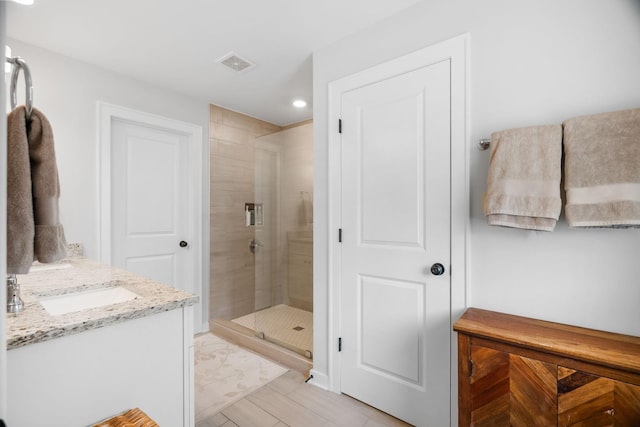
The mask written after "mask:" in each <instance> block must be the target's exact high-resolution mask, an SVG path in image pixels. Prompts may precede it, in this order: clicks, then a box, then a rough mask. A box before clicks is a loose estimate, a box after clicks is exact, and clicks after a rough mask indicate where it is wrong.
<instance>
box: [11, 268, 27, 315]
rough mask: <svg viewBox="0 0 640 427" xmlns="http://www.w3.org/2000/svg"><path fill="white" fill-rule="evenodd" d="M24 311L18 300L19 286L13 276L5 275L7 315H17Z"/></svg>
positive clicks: (22, 304) (19, 299) (21, 303)
mask: <svg viewBox="0 0 640 427" xmlns="http://www.w3.org/2000/svg"><path fill="white" fill-rule="evenodd" d="M22 309H24V303H23V302H22V299H21V298H20V284H19V283H18V278H17V277H16V275H15V274H9V275H7V313H15V314H18V313H20V312H21V311H22Z"/></svg>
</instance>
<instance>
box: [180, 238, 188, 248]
mask: <svg viewBox="0 0 640 427" xmlns="http://www.w3.org/2000/svg"><path fill="white" fill-rule="evenodd" d="M187 246H189V244H188V243H187V242H186V241H184V240H181V241H180V247H181V248H186V247H187Z"/></svg>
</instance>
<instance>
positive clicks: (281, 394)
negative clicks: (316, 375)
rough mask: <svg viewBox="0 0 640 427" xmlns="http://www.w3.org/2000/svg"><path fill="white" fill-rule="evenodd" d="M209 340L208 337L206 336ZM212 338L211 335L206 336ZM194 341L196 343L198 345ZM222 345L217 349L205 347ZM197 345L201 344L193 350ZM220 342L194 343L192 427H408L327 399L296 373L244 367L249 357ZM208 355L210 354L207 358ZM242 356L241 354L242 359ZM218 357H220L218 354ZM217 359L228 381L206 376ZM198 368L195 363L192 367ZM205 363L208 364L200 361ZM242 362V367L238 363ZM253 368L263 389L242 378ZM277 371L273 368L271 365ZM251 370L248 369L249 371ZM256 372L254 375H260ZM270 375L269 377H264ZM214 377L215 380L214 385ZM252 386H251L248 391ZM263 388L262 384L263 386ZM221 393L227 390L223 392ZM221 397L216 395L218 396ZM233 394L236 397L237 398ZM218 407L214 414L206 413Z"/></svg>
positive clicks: (266, 364)
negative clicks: (225, 398)
mask: <svg viewBox="0 0 640 427" xmlns="http://www.w3.org/2000/svg"><path fill="white" fill-rule="evenodd" d="M207 335H210V334H207ZM212 336H213V335H212ZM199 338H200V339H199ZM218 340H219V341H222V343H220V342H218V343H217V344H211V343H210V342H213V343H215V342H217V341H218ZM198 341H201V342H200V344H198ZM234 347H237V346H234V345H233V344H230V343H226V342H224V341H223V340H222V339H220V338H217V337H216V338H215V339H213V340H211V339H210V338H209V337H207V339H206V340H204V344H203V340H202V339H201V336H199V337H196V353H198V352H199V353H200V355H199V356H197V357H196V375H195V376H196V427H221V426H224V427H236V426H237V427H286V426H290V427H313V426H323V427H342V426H344V427H378V426H409V424H406V423H404V422H402V421H400V420H398V419H396V418H393V417H391V416H389V415H387V414H385V413H383V412H380V411H378V410H376V409H374V408H372V407H370V406H367V405H365V404H364V403H362V402H359V401H357V400H355V399H352V398H351V397H349V396H346V395H340V394H336V393H331V392H328V391H326V390H322V389H320V388H318V387H316V386H313V385H311V384H307V383H305V379H306V378H305V377H304V375H303V374H302V373H299V372H296V371H293V370H289V371H287V372H286V373H284V374H282V375H279V376H277V375H275V376H276V378H275V379H273V380H271V378H270V377H271V376H272V375H273V374H274V373H276V374H277V370H274V368H273V367H272V366H270V363H271V362H270V361H268V360H265V359H263V358H262V357H260V356H259V357H258V358H259V359H262V361H258V362H256V361H255V360H254V361H253V362H248V363H247V360H250V359H252V357H251V356H256V355H255V354H254V353H252V352H250V351H247V350H244V349H242V348H234ZM225 348H228V349H229V350H228V352H230V353H235V354H236V356H238V357H234V358H229V357H226V358H224V359H225V361H224V363H223V362H222V361H221V358H220V357H219V356H218V357H213V356H212V354H213V352H215V351H216V349H217V351H218V352H220V351H222V354H225V352H227V350H225ZM207 349H209V350H210V351H211V353H208V350H207ZM243 353H247V354H248V355H247V354H244V355H243ZM218 354H220V353H218ZM216 359H218V361H217V362H215V363H214V365H216V364H217V365H225V366H224V370H225V371H226V372H227V373H233V375H230V376H227V375H224V374H223V375H218V374H214V373H212V372H211V371H210V369H212V366H213V365H211V363H210V362H211V361H212V360H214V361H215V360H216ZM198 360H200V361H201V362H200V363H198V362H197V361H198ZM207 360H208V361H209V364H208V365H207V364H206V363H202V361H207ZM242 360H244V362H239V361H242ZM256 364H257V365H258V366H260V367H262V368H265V369H266V370H263V371H262V372H263V373H264V374H265V375H263V376H260V375H258V379H257V380H259V381H264V383H263V384H264V385H262V386H260V385H257V386H256V385H255V381H256V379H254V380H248V379H247V378H249V377H251V376H253V375H254V374H252V373H250V371H251V370H252V369H253V368H255V367H256ZM274 365H276V366H277V364H274ZM252 366H253V368H252ZM262 368H260V369H262ZM260 369H259V371H260ZM268 373H270V374H269V375H267V374H268ZM216 376H217V377H218V378H219V379H216ZM249 383H252V384H253V385H252V386H249ZM265 383H266V384H265ZM224 390H227V391H226V392H225V391H224ZM221 391H222V392H221ZM237 392H241V393H240V395H238V394H237ZM228 393H231V394H232V396H230V397H231V400H230V402H232V403H228V402H227V403H222V404H221V403H220V402H219V399H220V396H221V395H223V396H224V395H225V394H228ZM215 405H219V407H220V408H221V409H219V410H218V411H217V412H216V411H215V410H213V409H212V408H214V407H215Z"/></svg>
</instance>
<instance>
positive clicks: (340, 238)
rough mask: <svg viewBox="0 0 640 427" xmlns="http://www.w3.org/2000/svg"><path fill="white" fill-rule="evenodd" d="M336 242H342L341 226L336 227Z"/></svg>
mask: <svg viewBox="0 0 640 427" xmlns="http://www.w3.org/2000/svg"><path fill="white" fill-rule="evenodd" d="M338 243H342V228H338Z"/></svg>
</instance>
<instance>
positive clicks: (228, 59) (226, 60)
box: [216, 52, 256, 72]
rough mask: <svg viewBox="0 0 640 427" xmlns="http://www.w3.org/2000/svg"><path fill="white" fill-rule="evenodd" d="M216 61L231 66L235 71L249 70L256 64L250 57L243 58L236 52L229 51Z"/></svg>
mask: <svg viewBox="0 0 640 427" xmlns="http://www.w3.org/2000/svg"><path fill="white" fill-rule="evenodd" d="M216 62H218V63H220V64H222V65H226V66H227V67H229V68H231V69H232V70H233V71H237V72H241V71H249V70H250V69H252V68H253V67H255V66H256V64H254V63H253V62H251V61H249V60H248V59H245V58H242V57H241V56H239V55H238V54H236V53H235V52H229V53H227V54H226V55H225V56H223V57H222V58H220V59H218V60H217V61H216Z"/></svg>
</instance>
